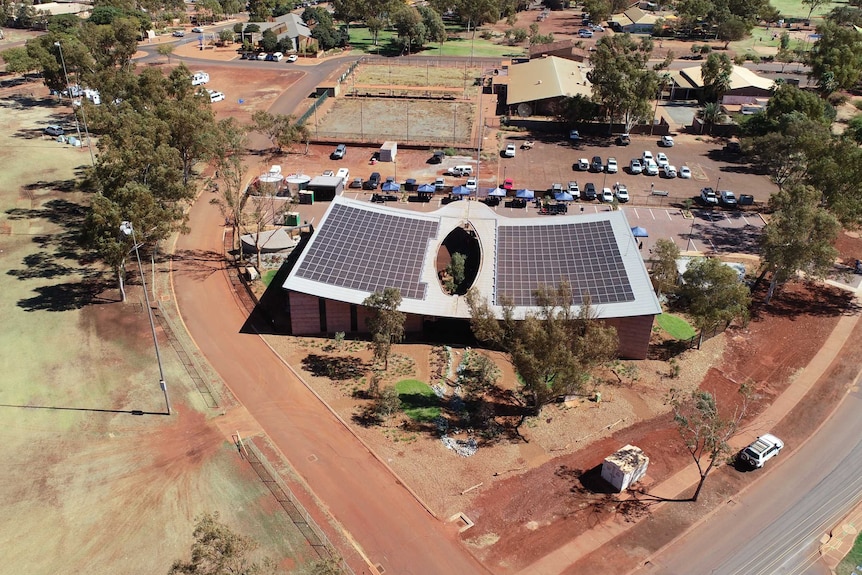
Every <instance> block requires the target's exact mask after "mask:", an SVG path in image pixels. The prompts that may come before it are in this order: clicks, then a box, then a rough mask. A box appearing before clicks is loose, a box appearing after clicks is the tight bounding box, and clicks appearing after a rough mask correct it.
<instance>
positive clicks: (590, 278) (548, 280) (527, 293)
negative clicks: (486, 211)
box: [494, 221, 635, 306]
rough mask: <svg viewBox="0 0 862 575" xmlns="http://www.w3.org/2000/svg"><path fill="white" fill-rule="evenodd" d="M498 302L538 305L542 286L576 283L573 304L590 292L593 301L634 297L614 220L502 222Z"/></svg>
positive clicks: (606, 301) (604, 301)
mask: <svg viewBox="0 0 862 575" xmlns="http://www.w3.org/2000/svg"><path fill="white" fill-rule="evenodd" d="M497 232H498V236H497V266H496V277H495V280H496V281H495V285H496V290H495V293H494V303H495V304H497V305H502V301H503V299H504V296H505V297H506V298H508V299H510V300H511V301H512V302H513V303H514V304H515V305H516V306H532V305H535V304H536V302H535V297H534V292H535V290H536V289H537V288H538V287H539V286H540V285H546V286H556V285H558V284H559V282H560V280H562V279H565V280H568V282H569V283H570V284H571V286H572V296H573V298H572V299H573V302H572V303H573V304H575V305H581V304H582V303H583V296H584V295H585V294H589V296H590V301H591V303H593V304H607V303H619V302H627V301H634V299H635V298H634V293H633V292H632V287H631V284H630V283H629V278H628V275H627V274H626V270H625V267H624V266H623V260H622V257H621V255H620V251H619V248H618V247H617V241H616V238H615V237H614V233H613V229H612V227H611V223H610V222H608V221H597V222H579V223H571V224H559V225H548V226H499V227H498V228H497Z"/></svg>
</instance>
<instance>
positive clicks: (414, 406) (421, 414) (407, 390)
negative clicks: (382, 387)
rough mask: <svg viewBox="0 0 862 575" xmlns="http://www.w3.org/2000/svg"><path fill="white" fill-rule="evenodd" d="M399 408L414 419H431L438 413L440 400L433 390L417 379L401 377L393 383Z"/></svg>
mask: <svg viewBox="0 0 862 575" xmlns="http://www.w3.org/2000/svg"><path fill="white" fill-rule="evenodd" d="M395 391H397V392H398V397H400V398H401V408H402V409H403V410H404V413H406V414H407V416H408V417H410V419H413V420H414V421H433V420H434V418H436V417H438V416H439V415H440V400H439V398H438V397H437V395H435V393H434V390H433V389H431V388H430V387H429V386H428V385H427V384H426V383H424V382H421V381H419V380H418V379H402V380H401V381H399V382H398V383H396V384H395Z"/></svg>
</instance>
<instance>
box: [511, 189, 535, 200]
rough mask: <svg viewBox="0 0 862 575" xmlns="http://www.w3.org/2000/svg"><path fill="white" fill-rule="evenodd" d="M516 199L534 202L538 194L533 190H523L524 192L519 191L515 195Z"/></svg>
mask: <svg viewBox="0 0 862 575" xmlns="http://www.w3.org/2000/svg"><path fill="white" fill-rule="evenodd" d="M515 197H516V198H521V199H522V200H532V199H533V198H534V197H536V194H535V193H533V190H527V189H523V190H518V191H517V192H516V193H515Z"/></svg>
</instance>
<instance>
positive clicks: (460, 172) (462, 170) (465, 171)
mask: <svg viewBox="0 0 862 575" xmlns="http://www.w3.org/2000/svg"><path fill="white" fill-rule="evenodd" d="M447 173H448V174H449V175H451V176H461V177H462V178H463V177H465V176H472V175H473V166H455V167H452V168H449V171H448V172H447Z"/></svg>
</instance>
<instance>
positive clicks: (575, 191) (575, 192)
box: [568, 182, 581, 199]
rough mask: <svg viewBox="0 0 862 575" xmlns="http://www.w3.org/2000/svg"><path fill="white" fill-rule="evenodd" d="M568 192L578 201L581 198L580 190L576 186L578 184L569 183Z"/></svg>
mask: <svg viewBox="0 0 862 575" xmlns="http://www.w3.org/2000/svg"><path fill="white" fill-rule="evenodd" d="M568 190H569V193H570V194H572V197H573V198H575V199H578V198H580V197H581V188H580V187H579V186H578V182H569V186H568Z"/></svg>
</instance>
